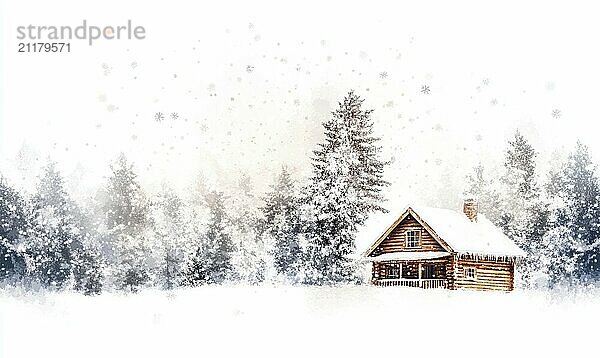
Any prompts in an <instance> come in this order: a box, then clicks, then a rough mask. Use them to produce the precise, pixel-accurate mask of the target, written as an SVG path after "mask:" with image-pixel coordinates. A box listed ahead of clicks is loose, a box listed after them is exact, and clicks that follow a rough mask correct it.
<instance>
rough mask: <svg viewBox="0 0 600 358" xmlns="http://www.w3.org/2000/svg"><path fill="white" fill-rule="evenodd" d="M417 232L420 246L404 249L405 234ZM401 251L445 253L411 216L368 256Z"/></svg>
mask: <svg viewBox="0 0 600 358" xmlns="http://www.w3.org/2000/svg"><path fill="white" fill-rule="evenodd" d="M408 230H418V231H419V232H420V233H421V246H420V247H418V248H407V247H406V232H407V231H408ZM402 251H410V252H414V251H445V250H444V248H443V247H442V246H441V245H440V244H439V243H438V242H437V241H436V240H435V239H434V238H433V237H432V236H431V235H430V234H429V233H428V232H427V230H425V228H424V227H423V226H421V224H419V222H418V221H417V220H415V218H413V217H412V216H411V215H408V216H407V217H406V218H405V219H404V220H402V222H401V223H400V224H398V226H396V228H395V229H394V230H393V231H392V232H391V233H390V234H389V236H388V237H386V238H385V239H384V240H383V241H382V242H381V244H380V245H379V246H378V247H377V248H376V249H375V250H374V251H373V252H372V253H371V255H370V256H378V255H381V254H387V253H391V252H402Z"/></svg>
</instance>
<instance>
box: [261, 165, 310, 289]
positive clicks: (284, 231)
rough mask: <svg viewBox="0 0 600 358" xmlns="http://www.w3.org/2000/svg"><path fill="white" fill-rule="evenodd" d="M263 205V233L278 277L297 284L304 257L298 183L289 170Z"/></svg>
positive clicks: (279, 178) (280, 177) (267, 196)
mask: <svg viewBox="0 0 600 358" xmlns="http://www.w3.org/2000/svg"><path fill="white" fill-rule="evenodd" d="M263 201H264V205H263V206H262V207H261V210H262V213H263V218H262V220H261V222H260V232H261V233H262V236H263V237H265V241H267V242H268V243H269V245H268V247H269V251H270V252H269V253H270V255H271V256H272V258H273V265H274V267H275V270H276V271H277V273H279V274H281V275H283V276H284V277H286V278H287V280H289V281H291V282H295V281H296V280H297V279H298V277H297V276H298V269H299V267H298V265H299V264H300V261H301V260H300V259H301V254H302V252H301V249H300V242H299V234H300V226H299V225H300V218H299V212H298V208H297V206H298V199H297V196H296V193H295V189H294V183H293V181H292V178H291V176H290V173H289V172H288V170H287V169H286V168H285V167H282V168H281V172H280V174H279V176H278V177H277V180H276V182H275V184H274V185H271V191H270V192H269V193H268V194H267V195H266V196H265V197H264V199H263Z"/></svg>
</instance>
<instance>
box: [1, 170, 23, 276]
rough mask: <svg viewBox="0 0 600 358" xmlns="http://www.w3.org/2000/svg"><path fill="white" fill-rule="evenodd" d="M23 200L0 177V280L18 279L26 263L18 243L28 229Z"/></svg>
mask: <svg viewBox="0 0 600 358" xmlns="http://www.w3.org/2000/svg"><path fill="white" fill-rule="evenodd" d="M25 205H26V204H25V201H24V200H23V199H22V198H21V196H20V195H19V193H18V192H17V191H16V190H14V189H13V188H11V187H10V186H9V185H8V184H7V183H6V181H5V180H4V178H2V177H0V281H3V280H7V279H18V278H20V277H22V276H23V275H24V274H25V270H26V265H25V259H24V257H23V254H22V252H20V250H19V248H18V245H19V243H20V242H21V241H22V240H23V238H24V236H25V235H26V233H27V231H28V228H27V227H28V223H27V210H26V207H25Z"/></svg>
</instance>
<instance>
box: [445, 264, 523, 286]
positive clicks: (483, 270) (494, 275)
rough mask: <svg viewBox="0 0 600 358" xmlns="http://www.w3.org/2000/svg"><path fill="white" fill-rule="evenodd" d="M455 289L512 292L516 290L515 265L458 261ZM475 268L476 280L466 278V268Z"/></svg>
mask: <svg viewBox="0 0 600 358" xmlns="http://www.w3.org/2000/svg"><path fill="white" fill-rule="evenodd" d="M456 261H457V262H456V270H455V279H454V282H453V285H452V286H453V288H470V289H476V290H500V291H512V290H513V288H514V271H515V267H514V263H510V262H498V261H493V260H476V259H472V260H466V259H457V260H456ZM466 267H473V268H475V279H469V278H467V277H465V268H466Z"/></svg>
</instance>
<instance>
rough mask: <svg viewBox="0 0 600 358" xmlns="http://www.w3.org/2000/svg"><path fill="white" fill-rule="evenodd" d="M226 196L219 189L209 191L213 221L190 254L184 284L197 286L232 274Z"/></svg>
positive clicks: (223, 279)
mask: <svg viewBox="0 0 600 358" xmlns="http://www.w3.org/2000/svg"><path fill="white" fill-rule="evenodd" d="M225 199H226V198H225V196H224V195H223V193H220V192H217V191H210V192H208V193H207V194H206V197H205V201H206V205H207V206H208V208H209V210H210V221H209V223H208V227H207V230H206V232H205V233H204V234H203V235H202V236H201V237H199V238H198V239H197V243H196V249H195V250H194V252H193V253H192V255H191V257H190V258H189V261H188V265H187V268H186V271H185V278H184V284H185V285H187V286H198V285H203V284H214V283H223V282H225V281H228V280H231V279H232V278H233V273H234V267H233V264H232V260H231V259H232V254H233V252H234V250H235V247H234V246H233V242H232V240H231V236H230V235H229V232H228V228H227V226H228V221H229V220H228V219H227V214H226V212H225Z"/></svg>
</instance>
